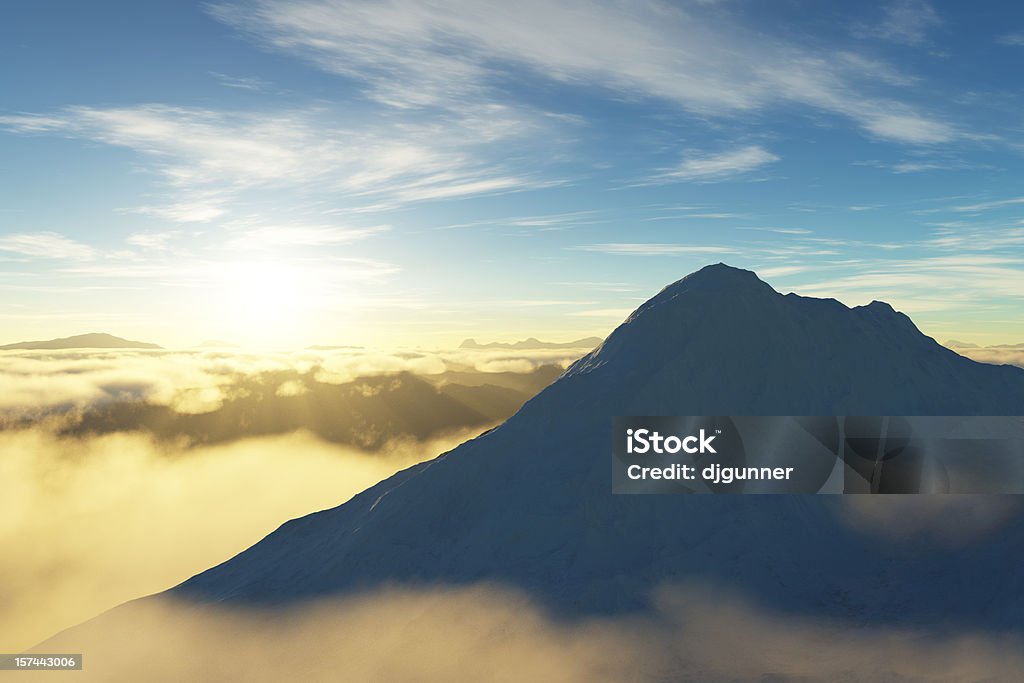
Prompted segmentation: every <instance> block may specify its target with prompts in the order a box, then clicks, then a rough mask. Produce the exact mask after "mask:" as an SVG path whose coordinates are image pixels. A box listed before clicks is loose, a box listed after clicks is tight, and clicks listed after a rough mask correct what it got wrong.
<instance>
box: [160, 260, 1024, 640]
mask: <svg viewBox="0 0 1024 683" xmlns="http://www.w3.org/2000/svg"><path fill="white" fill-rule="evenodd" d="M1022 408H1024V370H1021V369H1019V368H1011V367H997V366H989V365H984V364H979V363H975V362H973V361H970V360H968V359H965V358H962V357H960V356H958V355H957V354H955V353H953V352H952V351H950V350H948V349H945V348H943V347H941V346H939V345H938V344H937V343H936V342H935V341H934V340H932V339H930V338H928V337H925V336H924V335H922V334H921V333H920V332H919V331H918V330H917V329H916V328H915V327H914V325H913V324H912V323H911V321H910V320H909V319H908V318H907V317H906V316H904V315H902V314H899V313H897V312H895V311H893V310H892V308H890V307H889V306H888V305H886V304H881V303H873V304H871V305H868V306H864V307H858V308H853V309H850V308H847V307H846V306H844V305H842V304H840V303H838V302H836V301H833V300H817V299H807V298H802V297H799V296H795V295H787V296H783V295H781V294H778V293H777V292H775V291H774V290H773V289H772V288H771V287H769V286H768V285H767V284H765V283H764V282H762V281H760V280H759V279H758V278H757V277H756V276H755V275H754V274H753V273H750V272H747V271H742V270H737V269H734V268H730V267H727V266H724V265H717V266H709V267H707V268H704V269H703V270H701V271H698V272H696V273H694V274H692V275H690V276H688V277H686V278H684V279H682V280H680V281H679V282H676V283H674V284H673V285H671V286H669V287H667V288H666V289H664V290H663V291H662V292H661V293H659V294H658V295H657V296H655V297H654V298H653V299H651V300H650V301H648V302H647V303H645V304H644V305H643V306H641V307H640V308H639V309H638V310H637V311H636V312H635V313H634V314H633V315H632V316H630V318H629V319H628V320H627V321H626V322H625V323H624V324H622V325H621V326H620V327H619V328H618V329H616V330H615V331H614V333H613V334H612V335H611V336H610V337H609V338H608V339H607V340H606V341H605V342H604V344H603V345H602V346H601V347H599V348H598V349H596V350H595V351H594V352H593V353H591V354H589V355H588V356H586V357H584V358H582V359H581V360H579V361H577V362H576V363H575V364H574V365H573V366H572V367H571V368H570V369H569V370H568V371H567V372H566V373H565V375H563V376H562V377H561V378H560V379H559V380H558V381H557V382H555V384H553V385H552V386H550V387H549V388H548V389H546V390H545V391H544V392H542V393H541V394H540V395H539V396H537V397H536V398H534V399H533V400H531V401H530V402H528V403H527V404H526V405H525V406H524V407H523V408H522V409H521V410H520V411H519V412H518V413H517V414H516V415H515V416H514V417H512V418H511V419H509V420H508V421H507V422H505V423H504V424H503V425H502V426H500V427H498V428H497V429H494V430H492V431H490V432H488V433H486V434H484V435H482V436H480V437H478V438H476V439H474V440H472V441H470V442H467V443H465V444H463V445H462V446H460V447H458V448H456V449H455V450H453V451H451V452H449V453H447V454H445V455H443V456H441V457H439V458H438V459H436V460H433V461H430V462H427V463H423V464H421V465H417V466H415V467H412V468H410V469H408V470H405V471H403V472H400V473H399V474H397V475H395V476H393V477H392V478H390V479H388V480H386V481H384V482H382V483H380V484H378V485H377V486H374V487H373V488H371V489H369V490H367V491H366V492H364V493H362V494H360V495H358V496H356V497H355V498H353V499H352V500H351V501H349V502H348V503H346V504H344V505H341V506H339V507H337V508H334V509H331V510H326V511H323V512H319V513H316V514H313V515H309V516H307V517H303V518H300V519H296V520H293V521H291V522H288V523H287V524H285V525H283V526H282V527H281V528H280V529H278V530H277V531H276V532H274V533H273V534H271V535H270V536H268V537H267V538H265V539H264V540H263V541H261V542H260V543H258V544H257V545H255V546H253V547H252V548H250V549H249V550H246V551H245V552H243V553H241V554H239V555H238V556H236V557H235V558H233V559H231V560H229V561H228V562H225V563H224V564H222V565H220V566H217V567H214V568H213V569H210V570H208V571H206V572H204V573H202V574H200V575H198V576H196V577H193V578H192V579H190V580H189V581H187V582H185V583H184V584H182V585H180V586H178V587H177V588H175V589H173V591H172V596H173V597H178V598H185V599H188V600H191V601H196V602H200V603H206V602H210V601H213V602H225V601H226V602H236V603H245V604H251V603H258V604H270V605H286V604H289V603H293V602H295V601H301V600H307V599H310V598H316V597H322V596H328V595H339V594H350V593H354V592H357V591H361V590H366V589H371V588H374V587H378V586H381V585H387V584H394V583H404V584H413V585H420V584H434V583H443V584H453V583H454V584H460V583H469V582H476V581H480V580H492V581H499V582H504V583H507V584H510V585H512V586H515V587H518V588H521V589H523V590H526V591H527V592H528V593H529V594H530V595H532V596H533V597H535V598H536V599H538V600H540V601H542V603H543V604H544V605H545V606H547V607H548V608H550V609H553V610H556V611H557V612H561V613H566V614H594V613H616V612H622V611H629V610H634V609H638V608H643V607H645V606H646V605H647V604H648V602H647V601H648V598H649V595H650V592H651V591H652V589H653V588H654V587H655V586H657V585H658V584H659V583H661V582H666V581H668V582H671V581H676V580H698V581H705V580H706V581H712V582H715V583H716V584H724V585H725V586H728V587H730V588H731V589H734V590H737V591H739V592H740V593H741V594H744V595H747V596H749V597H750V598H751V599H754V600H756V601H758V602H759V603H761V604H763V605H765V606H768V607H771V608H774V609H778V610H782V611H784V612H789V613H800V614H811V615H829V616H835V617H842V618H845V619H848V620H852V621H854V622H855V623H858V624H864V623H872V622H879V623H880V622H884V623H888V624H896V623H904V624H928V625H930V626H940V625H943V624H949V625H954V624H955V625H957V626H961V627H963V626H978V627H993V628H994V627H1001V628H1005V627H1011V628H1018V627H1021V626H1024V623H1022V621H1024V616H1022V615H1024V588H1022V586H1021V582H1020V579H1019V576H1018V569H1017V565H1018V564H1019V562H1020V561H1021V560H1022V559H1024V517H1022V516H1020V515H1017V514H1010V515H1009V516H1008V517H1007V518H1006V519H1005V520H1003V523H1002V525H1001V526H999V527H998V528H996V529H995V530H990V533H988V534H986V535H984V536H979V537H977V538H973V539H970V542H969V544H968V546H967V547H963V548H960V549H954V548H952V547H950V546H947V545H942V544H929V543H928V542H926V541H925V540H923V539H921V540H911V541H910V542H909V543H907V544H893V543H891V542H889V541H886V540H883V539H882V538H880V537H876V536H873V535H872V534H870V533H868V534H864V533H858V532H854V531H853V530H851V529H850V528H849V527H848V526H847V524H845V523H844V522H843V521H842V519H841V518H840V515H839V514H838V509H839V506H840V502H839V501H837V500H836V499H830V498H829V497H825V496H817V497H816V496H749V497H746V496H693V497H687V496H613V495H612V494H611V492H610V491H611V482H610V467H609V449H610V438H609V437H610V429H611V420H612V417H613V416H615V415H658V414H665V415H673V414H677V415H730V414H766V415H879V414H881V415H885V414H896V415H899V414H903V415H916V414H921V415H980V414H996V415H1009V414H1020V412H1021V409H1022ZM872 502H873V501H872ZM922 502H923V501H922ZM908 545H909V547H911V548H912V552H908V551H907V547H908ZM971 577H985V578H984V580H981V581H977V580H975V579H972V578H971Z"/></svg>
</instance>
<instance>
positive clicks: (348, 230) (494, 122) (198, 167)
mask: <svg viewBox="0 0 1024 683" xmlns="http://www.w3.org/2000/svg"><path fill="white" fill-rule="evenodd" d="M2 12H3V21H0V93H2V96H0V291H3V292H4V296H3V297H0V341H15V340H18V339H23V338H28V337H47V336H63V335H67V334H73V333H78V332H84V331H89V330H104V331H109V332H112V333H115V334H121V335H122V336H130V337H141V338H146V339H151V340H154V341H158V342H161V343H165V344H169V345H175V344H185V345H187V344H194V343H197V342H198V341H200V340H202V339H205V338H211V337H217V338H228V339H229V340H230V341H240V342H248V343H255V344H272V345H279V346H280V345H285V346H287V345H305V344H312V343H374V344H392V343H402V344H428V345H430V344H447V343H450V342H457V341H458V340H460V339H461V338H464V337H468V336H474V337H478V338H481V339H491V338H517V337H523V336H527V335H535V336H546V337H552V338H557V339H568V338H573V337H577V336H583V335H587V334H601V335H603V334H605V333H607V332H608V331H609V330H610V329H611V328H612V327H614V325H615V324H617V323H618V322H619V321H621V319H622V318H623V317H624V315H625V314H626V313H628V311H629V310H631V309H632V308H634V307H635V306H636V305H637V304H639V303H640V302H641V301H643V300H644V299H646V298H647V297H648V296H650V295H651V294H653V293H654V292H656V291H657V290H658V289H660V288H661V287H662V286H664V285H665V284H667V283H669V282H671V281H673V280H675V279H678V278H679V277H681V276H682V275H685V274H686V273H688V272H690V271H692V270H694V269H696V268H699V267H700V266H702V265H704V264H706V263H709V262H717V261H725V262H727V263H730V264H733V265H737V266H742V267H747V268H752V269H754V270H757V271H758V272H759V273H760V274H761V275H762V277H763V278H764V279H766V280H767V281H769V282H770V283H772V284H773V285H774V286H775V287H776V288H777V289H779V290H780V291H796V292H799V293H801V294H806V295H813V296H833V297H836V298H838V299H840V300H842V301H844V302H846V303H848V304H850V305H856V304H863V303H867V302H869V301H871V300H872V299H883V300H887V301H889V302H891V303H892V304H893V305H894V306H896V307H897V308H898V309H900V310H903V311H905V312H907V313H908V314H910V315H911V316H912V317H913V318H914V319H915V321H916V322H918V324H919V325H920V326H921V327H922V329H923V330H924V331H925V332H926V333H928V334H931V335H933V336H935V337H937V338H939V339H940V340H944V339H948V338H950V337H953V338H957V339H961V340H964V341H972V342H977V343H982V344H994V343H1006V342H1020V341H1024V315H1022V312H1024V299H1022V296H1024V268H1022V256H1024V188H1022V187H1021V183H1020V178H1021V171H1022V168H1024V166H1022V156H1024V119H1022V116H1021V113H1020V112H1021V111H1024V106H1022V105H1024V102H1022V101H1021V100H1022V95H1021V93H1024V88H1022V85H1024V84H1022V78H1024V76H1022V74H1024V69H1022V68H1021V67H1022V66H1024V7H1022V6H1020V5H1019V4H1018V3H1010V2H1006V3H996V2H991V3H984V4H979V3H973V4H966V3H939V2H926V1H924V0H896V1H893V2H883V3H879V4H874V3H848V2H803V1H797V0H788V1H780V2H773V3H759V2H753V1H752V0H693V1H690V2H628V3H626V2H623V3H609V2H583V1H576V0H545V1H540V0H537V1H534V0H525V1H520V2H516V3H511V4H510V3H505V2H499V1H497V0H452V1H446V2H430V3H425V2H413V1H411V0H396V1H393V2H372V3H371V2H348V1H341V0H338V1H329V0H305V1H303V2H295V1H287V0H253V1H225V2H211V3H189V2H178V1H171V0H168V1H164V2H160V1H154V2H145V3H139V2H103V3H81V2H74V1H67V2H61V1H56V0H51V1H48V2H39V3H14V4H10V6H7V7H5V8H4V9H3V10H2Z"/></svg>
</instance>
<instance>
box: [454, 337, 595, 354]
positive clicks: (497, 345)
mask: <svg viewBox="0 0 1024 683" xmlns="http://www.w3.org/2000/svg"><path fill="white" fill-rule="evenodd" d="M602 341H603V340H602V339H601V338H600V337H584V338H583V339H577V340H576V341H571V342H546V341H541V340H539V339H537V338H535V337H530V338H529V339H524V340H523V341H517V342H511V343H509V342H490V343H489V344H480V343H478V342H477V341H476V340H475V339H467V340H465V341H463V342H462V343H461V344H459V348H460V349H518V350H521V351H522V350H529V349H592V348H594V347H595V346H597V345H598V344H600V343H601V342H602Z"/></svg>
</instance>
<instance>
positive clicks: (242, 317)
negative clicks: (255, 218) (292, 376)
mask: <svg viewBox="0 0 1024 683" xmlns="http://www.w3.org/2000/svg"><path fill="white" fill-rule="evenodd" d="M217 280H218V282H219V285H220V286H219V287H218V291H219V295H218V297H217V299H218V301H217V303H218V305H217V306H216V308H217V309H218V314H219V315H221V316H222V320H221V321H220V322H221V325H222V326H223V328H224V330H225V333H226V334H229V335H231V336H233V337H237V338H238V339H239V343H242V344H246V345H256V346H266V345H275V344H279V343H282V342H285V341H288V340H290V339H293V338H295V337H296V336H297V333H298V332H299V329H300V328H302V327H304V326H305V324H306V323H307V322H308V318H309V315H310V308H311V305H312V304H313V302H314V301H315V300H316V299H317V298H318V297H319V296H321V295H322V287H318V286H317V283H316V277H315V275H314V274H313V273H312V272H310V271H309V270H304V269H302V268H299V267H298V266H295V265H293V264H289V263H284V262H281V261H246V262H235V263H228V264H224V265H222V266H220V267H219V268H218V276H217Z"/></svg>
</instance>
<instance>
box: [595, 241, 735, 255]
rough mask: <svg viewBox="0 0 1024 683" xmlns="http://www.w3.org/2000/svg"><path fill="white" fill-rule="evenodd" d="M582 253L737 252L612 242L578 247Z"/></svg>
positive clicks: (694, 247) (711, 247)
mask: <svg viewBox="0 0 1024 683" xmlns="http://www.w3.org/2000/svg"><path fill="white" fill-rule="evenodd" d="M576 248H577V249H579V250H580V251H595V252H599V253H602V254H621V255H625V256H665V255H669V254H729V253H734V252H735V251H736V250H735V249H732V248H730V247H719V246H706V245H697V244H647V243H637V242H610V243H604V244H586V245H583V246H580V247H576Z"/></svg>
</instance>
